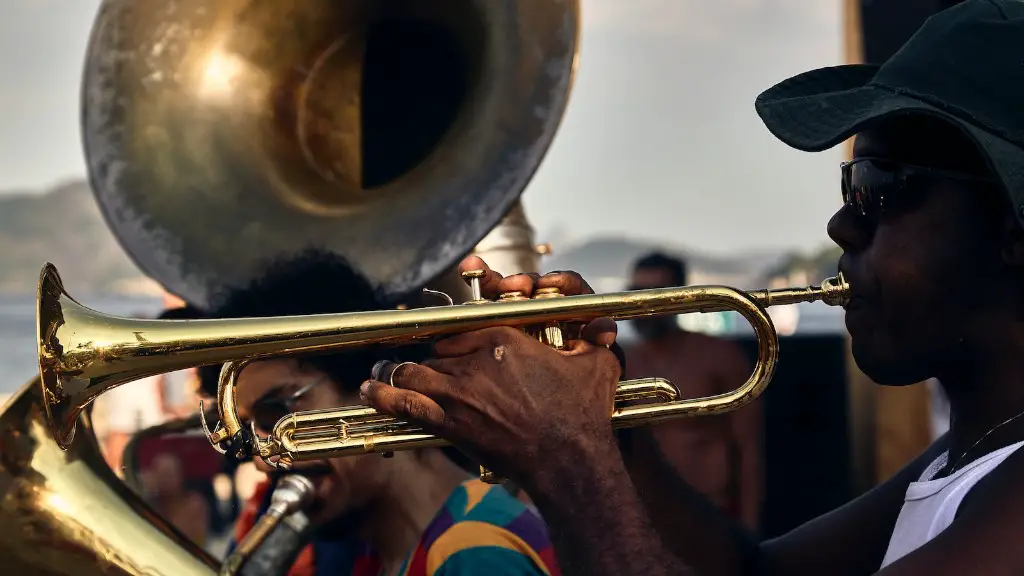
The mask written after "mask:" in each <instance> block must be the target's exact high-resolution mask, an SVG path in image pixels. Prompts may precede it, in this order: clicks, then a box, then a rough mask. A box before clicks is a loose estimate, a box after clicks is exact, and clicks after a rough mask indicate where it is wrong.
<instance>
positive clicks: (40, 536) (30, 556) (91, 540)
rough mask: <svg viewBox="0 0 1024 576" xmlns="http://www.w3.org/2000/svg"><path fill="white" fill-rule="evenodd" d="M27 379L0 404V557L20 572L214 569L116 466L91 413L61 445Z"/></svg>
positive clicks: (209, 572) (9, 570) (173, 573)
mask: <svg viewBox="0 0 1024 576" xmlns="http://www.w3.org/2000/svg"><path fill="white" fill-rule="evenodd" d="M41 390H42V388H41V387H40V384H39V382H38V379H33V380H32V381H31V382H29V383H27V384H26V385H25V386H24V387H22V389H21V390H20V391H19V392H18V393H17V394H15V395H14V396H13V397H12V398H11V399H10V400H8V402H7V404H6V405H5V406H4V407H3V409H2V411H0V495H2V498H3V500H2V502H3V505H2V506H0V558H2V559H3V560H2V561H3V569H2V570H0V571H2V572H3V573H4V574H17V575H19V576H65V575H69V574H73V575H75V576H140V575H150V576H215V575H216V574H217V570H218V562H217V561H216V560H214V559H213V558H212V557H211V556H210V555H209V554H207V553H206V552H204V551H203V550H201V549H199V547H198V546H196V545H195V544H194V543H192V542H191V541H190V540H189V539H188V538H186V537H185V536H183V535H181V534H180V533H179V532H178V531H177V530H176V529H174V528H173V527H172V526H171V525H169V524H168V523H167V522H166V521H164V520H163V519H162V518H161V517H160V516H159V515H158V514H157V513H156V512H155V511H153V509H152V508H151V507H149V506H148V505H147V504H146V503H145V502H143V501H142V499H141V498H140V497H139V496H138V495H136V494H135V493H133V492H132V491H131V490H130V489H129V488H128V487H127V486H125V485H124V483H122V482H121V480H120V479H118V478H117V476H116V475H115V474H114V472H113V471H112V470H111V469H110V467H109V466H108V465H107V463H106V462H105V461H104V459H103V456H102V454H101V453H100V450H99V446H98V445H97V444H96V439H95V436H94V435H93V434H92V423H91V420H90V418H89V417H88V416H87V415H84V416H83V417H82V419H81V420H80V422H79V426H80V427H81V428H82V430H81V433H80V434H78V436H77V437H76V438H75V441H74V442H73V443H71V445H70V446H67V447H66V448H67V450H63V449H62V447H59V446H57V444H56V443H55V442H54V440H53V436H52V434H51V433H50V427H49V424H48V423H47V419H46V414H45V412H44V410H43V407H42V405H43V403H42V397H41V396H40V394H41Z"/></svg>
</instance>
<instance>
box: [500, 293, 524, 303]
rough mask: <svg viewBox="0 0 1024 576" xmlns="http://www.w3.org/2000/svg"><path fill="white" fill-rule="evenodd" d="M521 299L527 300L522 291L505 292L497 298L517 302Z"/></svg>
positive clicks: (502, 300) (501, 300)
mask: <svg viewBox="0 0 1024 576" xmlns="http://www.w3.org/2000/svg"><path fill="white" fill-rule="evenodd" d="M521 300H529V298H527V297H526V296H523V293H522V292H505V293H504V294H502V295H501V296H500V297H499V298H498V302H519V301H521Z"/></svg>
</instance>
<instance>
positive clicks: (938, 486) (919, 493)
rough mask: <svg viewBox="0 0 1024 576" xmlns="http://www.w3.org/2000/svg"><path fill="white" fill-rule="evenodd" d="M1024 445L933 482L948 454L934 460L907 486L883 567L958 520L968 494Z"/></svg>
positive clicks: (986, 458) (993, 455)
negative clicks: (960, 509) (919, 476)
mask: <svg viewBox="0 0 1024 576" xmlns="http://www.w3.org/2000/svg"><path fill="white" fill-rule="evenodd" d="M1022 445H1024V442H1018V443H1016V444H1012V445H1010V446H1006V447H1005V448H1001V449H999V450H996V451H995V452H990V453H988V454H986V455H984V456H982V457H981V458H978V459H977V460H975V461H974V462H971V463H970V464H968V465H967V466H964V467H963V468H962V469H960V470H957V471H956V473H954V474H952V475H950V476H947V477H945V478H939V479H936V480H932V478H933V477H934V476H935V474H937V473H938V472H939V471H940V470H942V468H944V467H945V466H946V461H947V459H948V457H949V453H948V452H946V453H944V454H942V455H941V456H939V457H938V458H936V459H935V461H934V462H932V463H931V465H930V466H928V468H927V469H926V470H925V471H924V474H922V475H921V479H920V480H918V481H917V482H911V483H910V486H908V487H907V497H906V499H905V500H904V502H903V508H902V509H901V510H900V516H899V518H898V519H897V520H896V527H895V528H894V529H893V531H892V538H890V539H889V549H888V550H886V552H885V559H883V560H882V566H881V567H882V568H885V567H886V566H888V565H889V564H892V563H893V562H895V561H897V560H899V559H900V558H903V557H904V556H906V555H907V554H910V553H911V552H913V551H914V550H917V549H918V548H920V547H921V546H924V545H925V544H926V543H928V541H929V540H931V539H932V538H935V537H936V536H938V535H939V533H941V532H942V531H943V530H945V529H946V528H948V527H949V525H950V524H952V523H953V520H954V519H956V511H957V509H958V508H960V503H961V502H963V500H964V498H965V497H966V496H967V493H968V492H970V490H971V488H973V487H974V485H975V484H977V483H978V482H979V481H980V480H981V479H982V478H984V477H985V476H986V475H988V473H989V472H991V471H993V470H995V469H996V467H997V466H999V465H1000V464H1002V463H1003V461H1004V460H1006V459H1007V458H1008V457H1009V456H1010V455H1011V454H1013V453H1014V452H1015V451H1016V450H1017V449H1018V448H1020V447H1021V446H1022Z"/></svg>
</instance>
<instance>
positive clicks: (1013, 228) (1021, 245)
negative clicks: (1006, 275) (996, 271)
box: [1001, 215, 1024, 266]
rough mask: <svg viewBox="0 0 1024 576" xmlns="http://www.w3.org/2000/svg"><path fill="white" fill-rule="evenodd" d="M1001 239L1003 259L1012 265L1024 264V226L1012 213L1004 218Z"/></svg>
mask: <svg viewBox="0 0 1024 576" xmlns="http://www.w3.org/2000/svg"><path fill="white" fill-rule="evenodd" d="M1001 240H1002V244H1003V261H1004V262H1005V263H1006V264H1009V265H1010V266H1024V228H1022V227H1021V224H1020V221H1019V220H1017V218H1015V217H1014V216H1012V215H1009V216H1007V217H1006V218H1004V219H1003V227H1002V234H1001Z"/></svg>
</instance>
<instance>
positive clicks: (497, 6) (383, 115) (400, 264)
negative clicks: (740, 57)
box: [82, 0, 580, 308]
mask: <svg viewBox="0 0 1024 576" xmlns="http://www.w3.org/2000/svg"><path fill="white" fill-rule="evenodd" d="M579 20H580V16H579V2H578V0H444V1H443V2H437V1H436V0H344V1H337V0H273V1H267V0H218V1H217V2H214V3H211V2H210V1H209V0H165V1H161V2H149V1H141V0H105V1H104V2H103V4H102V5H101V7H100V10H99V13H98V16H97V19H96V23H95V27H94V30H93V34H92V38H91V41H90V44H89V51H88V55H87V58H86V65H85V73H84V81H83V87H82V100H83V101H82V110H83V119H82V132H83V141H84V145H85V146H84V147H85V155H86V162H87V166H88V169H89V174H90V179H91V184H92V188H93V190H94V193H95V195H96V199H97V202H98V204H99V206H100V208H101V210H102V212H103V214H104V216H105V218H106V220H107V223H108V224H109V226H110V228H111V231H112V232H113V233H114V235H115V236H116V237H117V238H118V240H119V241H120V243H121V245H122V246H123V247H124V248H125V250H126V251H127V252H128V254H129V255H130V256H131V257H132V258H133V259H134V260H135V262H136V263H137V264H138V265H139V267H140V268H141V269H142V270H143V271H145V272H146V273H147V275H148V276H150V277H151V278H153V279H154V280H156V281H157V282H159V283H160V284H161V285H162V286H163V287H164V288H165V289H167V290H168V291H169V292H171V293H173V294H175V295H177V296H179V297H181V298H182V299H184V300H185V301H187V302H189V303H190V304H194V305H197V306H200V307H204V308H206V307H209V306H211V305H212V303H214V301H215V299H216V297H217V295H218V294H219V293H220V292H221V291H222V290H227V289H231V288H237V287H240V286H244V285H246V284H248V283H249V281H251V280H252V279H253V278H255V277H256V276H257V275H258V273H259V272H260V271H261V270H262V268H263V266H264V265H265V264H266V262H267V261H268V260H271V259H278V258H286V257H288V256H291V255H294V254H296V253H298V252H300V251H302V250H304V249H306V248H309V247H316V248H320V249H323V250H325V251H327V252H330V253H333V254H338V255H341V256H344V257H345V258H346V259H347V260H348V261H349V262H350V263H352V265H353V266H354V267H355V268H356V269H358V270H359V271H360V272H362V273H363V274H364V275H365V276H366V277H367V278H368V279H369V280H370V281H371V282H372V283H374V284H375V285H378V286H379V288H380V290H381V291H382V292H383V293H385V294H387V295H390V296H402V295H406V294H408V293H411V292H415V291H417V290H419V288H420V287H422V286H425V285H427V284H428V283H429V282H430V281H431V280H433V279H434V278H435V277H437V276H438V275H439V274H441V273H442V272H444V271H445V270H446V269H448V267H450V266H451V265H452V263H454V262H457V261H458V260H459V259H460V258H461V257H463V256H464V255H465V254H466V252H467V251H468V249H469V248H470V247H472V246H474V245H475V244H476V243H477V242H479V241H480V240H481V239H482V238H483V237H484V236H485V234H486V233H487V232H488V231H490V230H491V229H492V228H493V227H494V225H495V224H496V223H497V222H498V221H499V220H500V219H501V218H502V216H504V215H505V214H506V213H508V211H509V210H510V209H511V208H512V207H513V205H514V203H515V202H516V201H517V200H518V198H519V196H520V194H521V193H522V191H523V189H524V188H525V187H526V184H527V183H528V181H529V180H530V179H531V177H532V176H533V174H534V172H535V170H536V169H537V167H538V166H539V164H540V162H541V159H542V158H543V156H544V155H545V152H546V150H547V149H548V147H549V145H550V144H551V142H552V140H553V139H554V136H555V133H556V130H557V128H558V126H559V123H560V120H561V118H562V116H563V111H564V109H565V107H566V105H567V102H568V98H569V93H570V89H571V84H572V79H573V75H574V71H575V68H576V61H577V55H578V35H579V26H580V21H579ZM382 255H386V256H384V257H382Z"/></svg>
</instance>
